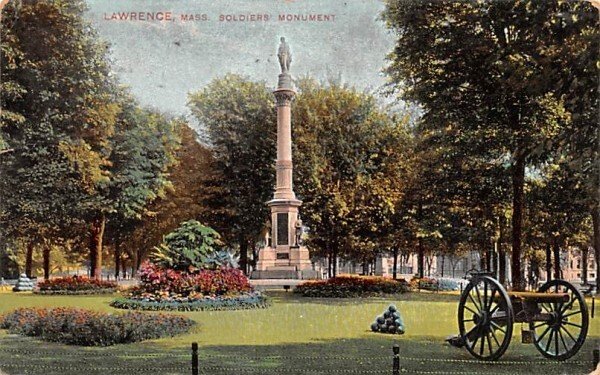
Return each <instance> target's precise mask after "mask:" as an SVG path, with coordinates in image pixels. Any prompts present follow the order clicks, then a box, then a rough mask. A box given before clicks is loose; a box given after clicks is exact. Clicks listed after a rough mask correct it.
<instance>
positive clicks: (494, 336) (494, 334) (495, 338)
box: [490, 329, 500, 346]
mask: <svg viewBox="0 0 600 375" xmlns="http://www.w3.org/2000/svg"><path fill="white" fill-rule="evenodd" d="M490 332H491V333H492V337H493V338H494V341H496V345H498V346H500V342H499V341H498V338H497V337H496V333H495V332H494V330H493V329H492V330H490Z"/></svg>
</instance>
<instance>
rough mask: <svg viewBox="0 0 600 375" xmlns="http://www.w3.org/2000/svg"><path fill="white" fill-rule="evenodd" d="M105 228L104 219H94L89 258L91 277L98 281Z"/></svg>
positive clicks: (100, 274)
mask: <svg viewBox="0 0 600 375" xmlns="http://www.w3.org/2000/svg"><path fill="white" fill-rule="evenodd" d="M105 226H106V218H105V217H104V215H100V216H98V217H97V218H95V219H94V221H93V222H92V228H91V234H92V236H91V248H90V256H91V261H92V274H91V277H92V278H94V279H96V280H100V278H101V277H102V239H103V237H104V227H105Z"/></svg>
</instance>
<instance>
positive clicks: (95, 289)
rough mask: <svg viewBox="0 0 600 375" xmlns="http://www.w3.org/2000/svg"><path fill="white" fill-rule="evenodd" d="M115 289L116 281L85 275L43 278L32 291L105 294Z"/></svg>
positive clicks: (62, 293)
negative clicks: (91, 277)
mask: <svg viewBox="0 0 600 375" xmlns="http://www.w3.org/2000/svg"><path fill="white" fill-rule="evenodd" d="M116 291H117V283H116V282H113V281H106V280H96V279H90V278H88V277H85V276H67V277H58V278H54V279H49V280H43V281H40V282H39V283H38V284H37V287H36V289H34V293H37V294H59V295H72V294H73V295H81V294H107V293H115V292H116Z"/></svg>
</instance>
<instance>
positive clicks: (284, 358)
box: [0, 334, 598, 375]
mask: <svg viewBox="0 0 600 375" xmlns="http://www.w3.org/2000/svg"><path fill="white" fill-rule="evenodd" d="M597 339H598V338H594V339H593V340H592V339H589V341H588V342H587V343H586V345H585V346H584V347H583V349H582V350H581V351H580V353H578V354H577V355H576V356H575V357H574V358H572V359H571V360H569V361H567V362H562V363H559V362H553V361H549V360H546V359H544V358H543V357H542V355H541V354H539V353H538V352H537V351H536V349H535V348H534V347H533V346H532V345H524V344H520V343H518V340H513V342H512V344H511V346H510V348H509V350H508V351H507V353H506V354H505V355H504V356H503V357H502V359H501V360H500V361H498V362H494V363H480V362H477V361H474V360H473V359H472V358H471V357H470V355H469V354H468V353H467V352H466V350H462V349H456V348H452V347H450V346H448V345H446V344H444V343H442V342H440V340H439V338H429V337H420V338H418V339H415V338H413V339H410V340H409V339H407V338H405V337H404V336H398V335H396V336H392V335H381V334H372V337H368V338H360V339H338V340H327V341H317V342H314V343H306V344H285V345H256V346H244V345H237V346H210V345H209V346H203V347H201V348H200V355H199V357H200V370H201V371H200V373H201V374H215V375H225V374H227V375H232V374H332V373H337V374H344V373H347V374H350V373H352V374H361V373H364V374H368V373H370V374H391V372H392V371H391V370H392V345H393V344H394V343H398V344H399V345H400V357H401V358H400V365H401V368H402V372H403V373H406V374H426V373H427V374H532V375H535V374H544V375H550V374H552V375H555V374H556V375H558V374H586V373H588V372H589V371H590V370H591V367H592V363H591V358H592V354H591V351H592V349H593V347H595V344H597V343H598V342H597ZM190 360H191V352H190V350H189V349H188V348H173V349H165V348H164V347H162V346H161V345H160V344H158V343H152V342H150V343H139V344H128V345H117V346H113V347H108V348H81V347H75V346H66V345H61V344H55V343H46V342H42V341H38V340H34V339H30V338H23V337H20V336H13V335H4V336H0V369H2V370H3V371H4V372H6V373H7V374H11V375H12V374H24V373H27V374H44V375H53V374H60V375H69V374H86V375H95V374H136V373H154V374H190V373H191V367H190Z"/></svg>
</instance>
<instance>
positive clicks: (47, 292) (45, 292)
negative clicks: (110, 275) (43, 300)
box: [33, 288, 117, 296]
mask: <svg viewBox="0 0 600 375" xmlns="http://www.w3.org/2000/svg"><path fill="white" fill-rule="evenodd" d="M116 292H117V288H105V289H88V290H68V289H65V290H36V289H34V290H33V293H34V294H41V295H46V296H86V295H92V294H114V293H116Z"/></svg>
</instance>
